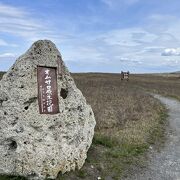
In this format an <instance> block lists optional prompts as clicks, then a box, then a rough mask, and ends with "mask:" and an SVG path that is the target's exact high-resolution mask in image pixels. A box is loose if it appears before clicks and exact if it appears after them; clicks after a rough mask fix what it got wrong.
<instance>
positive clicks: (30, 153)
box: [0, 40, 95, 180]
mask: <svg viewBox="0 0 180 180" xmlns="http://www.w3.org/2000/svg"><path fill="white" fill-rule="evenodd" d="M57 56H61V55H60V53H59V51H58V50H57V48H56V46H55V45H54V44H53V43H52V42H51V41H48V40H40V41H37V42H35V43H34V44H33V45H32V47H31V48H30V49H29V50H28V51H27V52H26V53H25V54H24V55H22V56H21V57H19V58H18V59H17V60H16V62H15V63H14V65H13V66H12V67H11V68H10V70H9V71H8V72H7V73H6V74H5V75H4V76H3V78H2V80H1V81H0V174H9V175H10V174H11V175H21V176H25V177H28V179H39V180H41V179H45V178H46V177H48V178H56V177H57V174H58V173H59V172H62V173H65V172H67V171H70V170H75V168H78V169H80V168H81V167H82V166H83V164H84V162H85V159H86V157H87V151H88V149H89V147H90V145H91V143H92V138H93V135H94V127H95V118H94V114H93V111H92V109H91V107H90V106H89V105H87V103H86V100H85V98H84V96H83V95H82V93H81V91H80V90H79V89H78V88H77V87H76V85H75V83H74V80H73V79H72V77H71V75H70V73H69V72H68V70H67V68H66V67H65V65H64V63H63V68H62V69H63V76H62V77H61V76H59V75H58V78H57V83H58V98H59V110H60V113H58V114H55V115H44V114H40V113H39V108H38V98H37V96H38V90H37V66H38V65H40V66H48V67H58V65H57ZM61 89H65V90H66V91H67V97H64V98H65V99H64V98H63V97H61V95H60V91H61Z"/></svg>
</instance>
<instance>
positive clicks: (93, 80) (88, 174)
mask: <svg viewBox="0 0 180 180" xmlns="http://www.w3.org/2000/svg"><path fill="white" fill-rule="evenodd" d="M72 75H73V77H74V79H75V82H76V84H77V87H78V88H79V89H80V90H81V91H82V93H83V94H84V96H85V97H86V99H87V101H88V103H89V104H91V106H92V108H93V111H94V114H95V118H96V121H97V126H96V129H95V136H94V140H93V144H92V147H91V148H90V150H89V152H88V158H87V161H86V163H85V165H84V167H83V168H82V169H81V170H79V171H76V172H71V173H68V174H65V175H59V177H58V180H62V179H68V180H71V179H72V180H79V179H87V180H94V179H97V177H98V176H100V177H101V178H102V179H105V178H107V177H111V178H113V179H120V178H121V177H122V176H123V175H124V172H126V173H127V170H126V169H128V168H129V166H130V165H132V164H139V165H142V161H141V160H142V159H141V157H142V154H143V153H144V152H146V151H147V149H148V148H149V145H150V144H153V143H155V142H157V140H159V139H160V138H161V137H162V136H163V132H164V122H165V121H164V119H165V115H166V114H165V113H164V112H165V109H164V107H163V106H162V105H161V104H160V103H159V101H157V100H156V99H154V98H153V97H152V96H150V95H149V94H148V93H146V90H147V89H148V90H153V92H159V93H162V94H164V95H171V96H172V95H176V96H178V97H180V93H179V92H178V91H177V89H178V87H179V84H178V83H177V79H169V77H159V76H152V75H132V76H130V81H129V82H127V81H121V80H120V74H102V73H101V74H100V73H96V74H95V73H89V74H72ZM174 84H175V86H174ZM170 85H172V88H169V87H170ZM174 87H175V88H174ZM166 88H168V90H166ZM173 88H174V89H173ZM176 88H177V89H176ZM125 170H126V171H125Z"/></svg>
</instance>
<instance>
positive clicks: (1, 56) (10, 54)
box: [0, 53, 16, 58]
mask: <svg viewBox="0 0 180 180" xmlns="http://www.w3.org/2000/svg"><path fill="white" fill-rule="evenodd" d="M10 57H16V55H15V54H13V53H3V54H0V58H10Z"/></svg>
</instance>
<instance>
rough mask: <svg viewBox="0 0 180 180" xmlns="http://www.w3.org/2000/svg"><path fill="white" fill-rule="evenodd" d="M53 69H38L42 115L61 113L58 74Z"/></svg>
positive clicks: (39, 100) (40, 110)
mask: <svg viewBox="0 0 180 180" xmlns="http://www.w3.org/2000/svg"><path fill="white" fill-rule="evenodd" d="M56 71H57V70H56V68H52V67H42V66H38V67H37V81H38V102H39V112H40V114H57V113H59V102H58V88H57V72H56Z"/></svg>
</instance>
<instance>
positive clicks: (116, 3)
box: [101, 0, 140, 8]
mask: <svg viewBox="0 0 180 180" xmlns="http://www.w3.org/2000/svg"><path fill="white" fill-rule="evenodd" d="M139 1H140V0H101V2H102V3H104V4H105V5H107V6H108V7H109V8H117V7H118V8H119V7H121V6H122V5H133V4H135V3H137V2H139Z"/></svg>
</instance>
